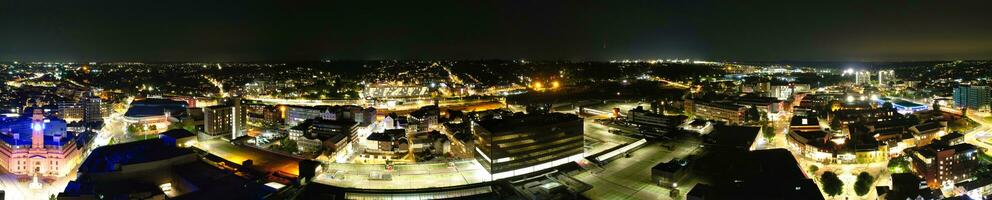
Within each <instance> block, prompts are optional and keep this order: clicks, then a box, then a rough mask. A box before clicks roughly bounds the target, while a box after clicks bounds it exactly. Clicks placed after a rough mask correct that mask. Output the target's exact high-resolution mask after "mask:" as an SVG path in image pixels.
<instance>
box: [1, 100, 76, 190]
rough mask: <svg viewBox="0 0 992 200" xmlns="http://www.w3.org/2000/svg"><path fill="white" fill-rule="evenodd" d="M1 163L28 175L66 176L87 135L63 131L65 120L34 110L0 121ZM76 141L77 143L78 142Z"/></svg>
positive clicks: (73, 164) (5, 166) (15, 172)
mask: <svg viewBox="0 0 992 200" xmlns="http://www.w3.org/2000/svg"><path fill="white" fill-rule="evenodd" d="M0 138H2V139H3V143H2V144H0V166H3V168H4V169H5V170H7V171H9V172H11V173H14V174H18V175H28V176H57V177H61V176H65V175H67V174H69V172H70V171H71V170H72V167H73V166H75V165H76V164H77V163H79V162H80V157H81V154H82V150H83V149H85V145H87V144H88V141H89V140H88V138H89V136H87V135H81V134H76V133H72V132H68V131H66V123H65V121H63V120H61V119H58V118H52V117H45V116H44V114H43V113H42V110H41V109H34V112H33V114H32V115H31V116H30V117H23V118H19V119H17V120H14V121H12V122H8V123H3V124H0ZM77 143H80V144H79V145H77Z"/></svg>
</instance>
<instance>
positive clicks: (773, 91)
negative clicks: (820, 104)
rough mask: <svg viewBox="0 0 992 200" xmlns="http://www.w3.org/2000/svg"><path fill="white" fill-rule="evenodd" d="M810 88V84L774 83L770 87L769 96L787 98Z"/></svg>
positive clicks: (780, 98)
mask: <svg viewBox="0 0 992 200" xmlns="http://www.w3.org/2000/svg"><path fill="white" fill-rule="evenodd" d="M809 88H810V87H809V84H795V83H789V84H788V85H772V86H771V87H769V89H768V97H774V98H777V99H779V100H785V99H789V98H790V97H792V96H793V95H795V94H797V93H801V92H809Z"/></svg>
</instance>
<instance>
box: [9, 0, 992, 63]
mask: <svg viewBox="0 0 992 200" xmlns="http://www.w3.org/2000/svg"><path fill="white" fill-rule="evenodd" d="M990 5H992V2H988V1H973V2H955V3H954V4H946V3H943V2H861V1H845V2H831V3H814V2H792V1H782V2H728V1H692V2H678V1H636V2H595V1H579V2H575V1H568V2H564V3H560V2H545V1H540V2H532V1H483V2H460V1H443V2H385V3H380V4H378V5H375V4H373V3H368V2H328V1H318V2H309V1H292V2H286V1H279V2H261V1H211V2H200V1H169V2H133V1H105V2H89V1H87V2H83V1H63V2H49V1H46V2H3V3H0V27H4V31H0V60H6V61H13V60H17V61H64V62H89V61H100V62H102V61H118V62H119V61H134V62H184V61H196V62H258V61H318V60H328V59H330V60H411V59H412V60H488V59H500V60H518V59H525V60H564V61H609V60H624V59H632V60H634V59H695V60H713V61H739V62H768V61H771V62H781V61H796V60H802V61H827V62H875V61H879V62H890V61H934V60H948V61H950V60H990V59H992V26H988V21H989V20H992V12H987V11H986V10H984V8H988V7H990Z"/></svg>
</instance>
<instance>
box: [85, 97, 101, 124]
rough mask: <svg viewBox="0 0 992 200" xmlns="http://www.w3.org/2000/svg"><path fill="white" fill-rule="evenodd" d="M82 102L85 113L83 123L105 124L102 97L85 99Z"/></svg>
mask: <svg viewBox="0 0 992 200" xmlns="http://www.w3.org/2000/svg"><path fill="white" fill-rule="evenodd" d="M82 102H83V103H82V105H83V106H84V107H83V108H84V111H85V114H84V115H83V122H86V123H87V124H103V110H102V109H103V107H102V105H103V100H100V97H85V98H83V100H82Z"/></svg>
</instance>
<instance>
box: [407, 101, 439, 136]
mask: <svg viewBox="0 0 992 200" xmlns="http://www.w3.org/2000/svg"><path fill="white" fill-rule="evenodd" d="M439 118H441V109H440V108H438V106H436V105H432V106H424V107H421V108H420V109H417V110H416V111H413V112H411V113H410V116H409V117H408V118H407V120H409V123H410V126H411V128H412V129H413V131H412V132H413V133H419V132H427V131H430V130H433V129H436V128H438V127H437V126H439V125H440V124H438V119H439Z"/></svg>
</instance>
